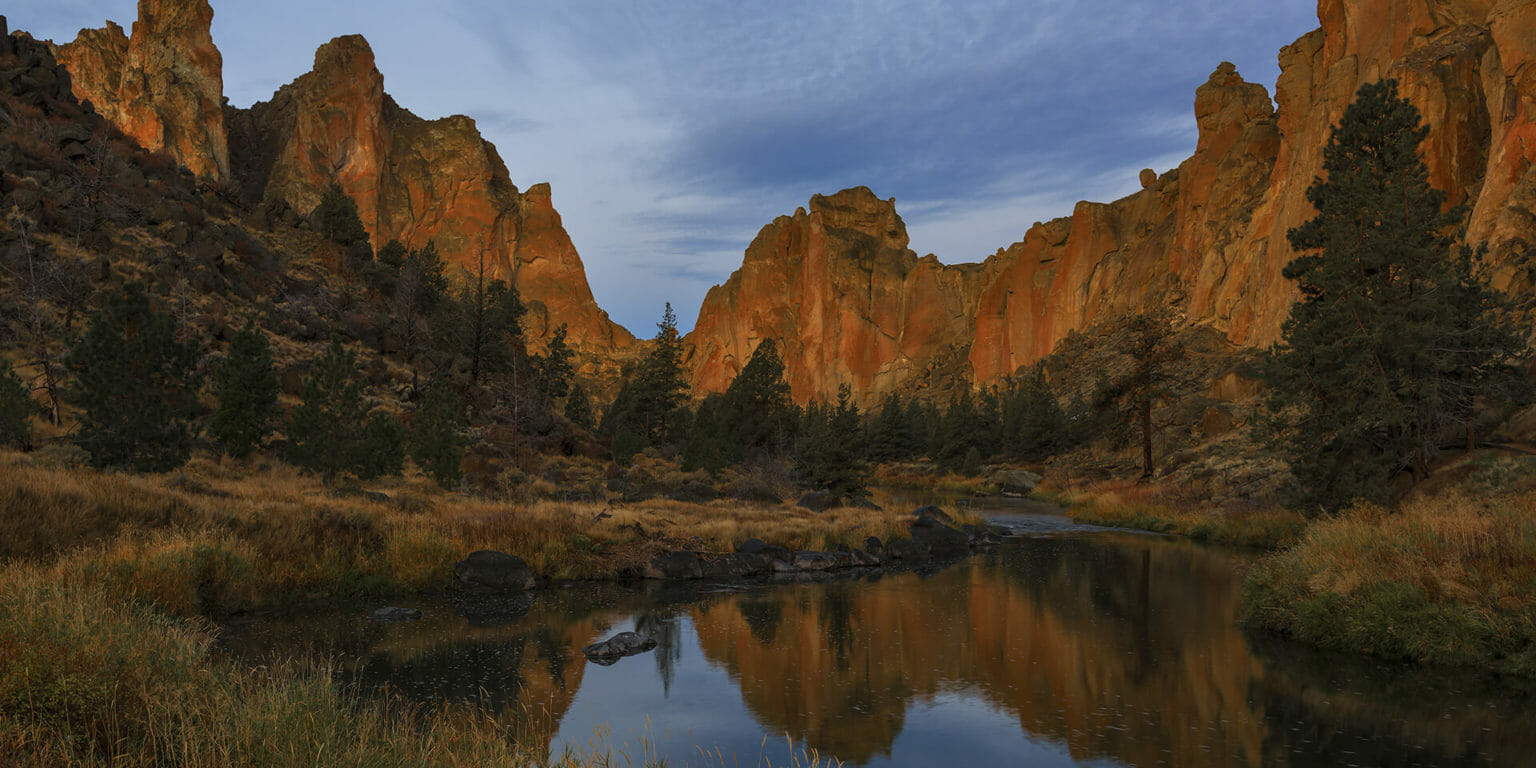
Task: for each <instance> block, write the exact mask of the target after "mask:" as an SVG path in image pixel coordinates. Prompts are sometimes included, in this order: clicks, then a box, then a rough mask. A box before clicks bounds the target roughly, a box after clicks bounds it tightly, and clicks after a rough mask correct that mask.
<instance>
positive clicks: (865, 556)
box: [850, 549, 884, 568]
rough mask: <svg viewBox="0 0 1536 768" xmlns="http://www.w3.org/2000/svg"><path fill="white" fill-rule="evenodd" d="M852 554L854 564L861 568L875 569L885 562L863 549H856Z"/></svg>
mask: <svg viewBox="0 0 1536 768" xmlns="http://www.w3.org/2000/svg"><path fill="white" fill-rule="evenodd" d="M850 554H851V555H853V564H854V565H855V566H857V567H861V568H873V567H875V566H877V565H880V564H881V563H882V562H884V560H883V559H882V558H880V557H879V556H878V555H875V554H874V553H872V552H866V551H864V550H862V549H855V550H854V551H853V552H851V553H850Z"/></svg>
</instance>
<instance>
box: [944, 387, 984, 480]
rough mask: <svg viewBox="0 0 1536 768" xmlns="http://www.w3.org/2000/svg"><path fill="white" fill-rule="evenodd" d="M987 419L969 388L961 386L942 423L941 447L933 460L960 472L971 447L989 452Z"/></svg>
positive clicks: (950, 402) (982, 452)
mask: <svg viewBox="0 0 1536 768" xmlns="http://www.w3.org/2000/svg"><path fill="white" fill-rule="evenodd" d="M987 431H988V430H987V427H986V420H985V419H984V418H983V417H982V415H981V414H980V413H978V412H977V410H976V400H975V398H974V397H973V396H972V394H971V391H970V389H962V390H961V391H960V393H959V394H958V395H955V396H954V397H953V398H951V399H950V401H949V408H948V409H947V410H946V411H945V412H944V416H943V419H942V420H941V421H940V422H939V427H938V432H939V435H938V438H937V439H936V441H935V442H936V443H937V445H938V449H937V450H936V451H935V452H934V454H933V460H934V461H936V462H938V464H939V466H940V467H941V468H943V469H945V470H948V471H950V472H955V471H959V470H960V469H961V467H962V465H963V464H964V463H965V456H966V454H967V453H969V452H970V450H971V449H972V448H975V449H976V450H977V452H978V453H980V454H982V455H986V452H987V449H988V448H989V447H990V446H988V445H987V440H986V435H987Z"/></svg>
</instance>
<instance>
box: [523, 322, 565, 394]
mask: <svg viewBox="0 0 1536 768" xmlns="http://www.w3.org/2000/svg"><path fill="white" fill-rule="evenodd" d="M574 356H575V353H574V352H572V351H571V348H570V347H569V346H567V345H566V343H565V323H561V324H560V327H558V328H556V329H555V330H554V332H553V333H551V334H550V335H549V342H548V343H547V344H546V345H545V349H544V354H542V355H539V356H538V357H537V358H536V359H535V360H534V361H533V370H534V376H535V379H536V380H537V382H538V388H539V391H540V392H543V393H544V396H545V397H548V398H549V399H551V400H559V399H560V398H562V397H565V396H566V395H569V394H570V392H571V375H572V374H573V373H574V372H575V368H574V367H573V366H572V365H571V358H572V357H574Z"/></svg>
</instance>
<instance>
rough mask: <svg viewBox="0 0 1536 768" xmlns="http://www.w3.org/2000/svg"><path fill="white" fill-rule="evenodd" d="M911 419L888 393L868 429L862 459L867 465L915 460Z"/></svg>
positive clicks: (898, 400)
mask: <svg viewBox="0 0 1536 768" xmlns="http://www.w3.org/2000/svg"><path fill="white" fill-rule="evenodd" d="M912 432H913V429H912V419H911V418H909V416H908V412H907V409H906V408H904V407H902V404H901V398H899V397H897V396H896V393H894V392H892V393H891V394H889V395H886V396H885V400H884V402H882V403H881V404H880V413H879V414H878V415H877V416H875V418H874V420H873V421H872V422H871V423H870V425H869V436H868V439H867V440H866V441H865V443H866V445H867V446H868V448H867V450H866V452H865V453H866V455H867V456H868V457H869V460H870V461H873V462H877V463H878V462H882V461H905V460H908V459H913V458H916V457H917V454H918V453H920V452H921V448H920V443H921V441H919V440H918V439H917V437H916V436H915V435H913V434H912Z"/></svg>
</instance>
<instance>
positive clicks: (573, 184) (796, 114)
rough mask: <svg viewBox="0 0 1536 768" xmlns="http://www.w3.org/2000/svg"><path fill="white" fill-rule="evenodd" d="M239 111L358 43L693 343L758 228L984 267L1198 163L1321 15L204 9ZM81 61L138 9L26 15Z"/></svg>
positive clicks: (18, 24)
mask: <svg viewBox="0 0 1536 768" xmlns="http://www.w3.org/2000/svg"><path fill="white" fill-rule="evenodd" d="M212 4H213V8H214V20H213V39H214V42H215V44H217V45H218V46H219V49H220V50H221V51H222V53H223V55H224V90H225V95H226V96H227V97H228V98H229V99H230V101H231V102H232V103H234V104H235V105H237V106H242V107H243V106H249V105H250V104H252V103H254V102H256V101H262V100H266V99H268V98H270V97H271V95H272V93H273V92H274V91H275V90H277V88H279V87H280V86H282V85H284V84H285V83H287V82H289V81H291V80H293V79H294V78H296V77H298V76H299V75H301V74H303V73H304V72H306V71H308V70H309V69H310V67H311V65H312V64H313V61H314V50H315V48H317V47H318V46H319V45H321V44H322V43H324V42H325V41H327V40H329V39H331V38H332V37H335V36H338V35H344V34H352V33H361V34H362V35H364V36H365V37H367V38H368V40H369V42H370V44H371V45H372V46H373V49H374V53H375V57H376V59H377V62H378V66H379V70H380V71H381V72H383V74H384V87H385V90H386V91H388V92H389V93H390V94H391V95H392V96H394V98H395V100H396V101H397V102H398V103H400V104H401V105H402V106H404V107H406V108H407V109H410V110H411V111H412V112H415V113H416V114H418V115H420V116H422V117H425V118H436V117H442V116H446V115H451V114H465V115H469V116H470V117H472V118H475V120H476V123H477V125H478V126H479V128H480V130H481V132H482V133H483V134H484V135H485V136H486V138H488V139H490V140H491V141H492V142H493V143H495V144H496V146H497V148H498V149H499V150H500V152H501V155H502V157H503V159H505V160H506V163H507V167H508V170H509V171H510V172H511V176H512V181H513V182H514V183H516V184H517V185H518V186H519V187H520V188H523V189H527V188H528V187H530V186H532V185H533V184H536V183H539V182H549V183H550V184H551V185H552V187H553V192H554V203H555V207H556V208H557V209H558V210H559V211H560V213H561V216H562V217H563V219H564V222H565V226H566V229H567V231H569V232H570V235H571V238H572V240H573V241H574V242H575V244H576V248H577V250H578V251H579V252H580V253H581V257H582V260H583V262H584V263H585V265H586V268H587V277H588V279H589V280H590V282H591V284H592V291H593V293H594V294H595V295H596V297H597V301H598V304H600V305H601V306H602V307H603V308H604V309H607V310H608V312H609V313H610V315H611V316H612V317H613V318H614V319H615V320H616V321H618V322H619V323H621V324H623V325H624V326H626V327H628V328H629V329H630V330H631V331H633V332H635V333H636V334H637V335H639V336H642V337H648V336H650V335H652V334H653V333H654V332H655V328H654V324H655V323H656V321H657V320H658V319H660V316H661V311H662V303H663V302H664V301H670V302H672V304H673V306H674V308H675V309H676V311H677V315H678V321H679V326H680V327H681V328H682V329H684V330H686V329H687V328H689V327H691V326H692V324H693V322H694V317H695V315H696V313H697V311H698V307H699V304H700V302H702V301H703V298H704V294H705V292H706V291H707V290H708V289H709V287H710V286H711V285H714V284H717V283H722V282H724V281H725V280H726V278H728V277H729V276H730V274H731V272H732V271H734V270H735V269H736V268H737V267H738V266H740V264H741V258H742V252H743V251H744V250H745V249H746V246H747V245H748V243H750V242H751V240H752V237H753V236H754V235H755V234H756V233H757V231H758V230H759V229H760V228H761V227H762V226H763V225H765V224H767V223H769V222H770V221H772V220H773V219H774V217H776V216H779V215H785V214H791V213H793V212H794V210H795V209H796V208H797V207H801V206H804V205H806V203H807V201H808V200H809V199H810V197H811V195H813V194H818V193H821V194H831V193H833V192H836V191H838V190H840V189H844V188H847V187H852V186H859V185H863V186H867V187H869V188H870V189H872V190H874V192H875V194H877V195H879V196H880V197H882V198H892V197H894V198H895V199H896V204H897V211H898V212H899V213H900V214H901V216H902V218H903V219H904V220H905V221H906V223H907V230H908V232H909V234H910V235H911V241H912V245H911V247H912V248H913V250H915V251H917V253H918V254H920V255H921V254H926V253H935V254H937V255H938V256H939V259H940V260H941V261H943V262H945V263H959V262H966V261H980V260H982V259H984V258H986V257H987V256H989V255H991V254H992V253H993V252H995V251H996V250H997V249H998V248H1001V247H1006V246H1007V245H1009V244H1011V243H1013V242H1015V241H1017V240H1019V239H1021V238H1022V237H1023V235H1024V233H1025V231H1026V230H1028V228H1029V226H1030V225H1031V224H1032V223H1033V222H1036V221H1044V220H1048V219H1052V218H1056V217H1059V216H1066V215H1069V214H1070V213H1071V211H1072V206H1073V204H1074V203H1076V202H1077V201H1078V200H1099V201H1108V200H1113V199H1116V198H1119V197H1122V196H1124V195H1127V194H1130V193H1131V192H1134V191H1135V190H1136V189H1138V188H1139V182H1138V181H1137V174H1138V172H1139V171H1140V170H1141V169H1142V168H1153V169H1155V170H1157V171H1158V172H1159V173H1161V172H1163V171H1166V170H1168V169H1170V168H1173V167H1174V166H1176V165H1178V164H1179V162H1181V161H1182V160H1183V159H1184V158H1186V157H1188V156H1189V154H1190V153H1191V152H1192V151H1193V150H1194V147H1195V140H1196V128H1195V118H1194V109H1193V105H1194V94H1195V88H1196V87H1197V86H1199V85H1200V84H1201V83H1203V82H1205V80H1206V78H1207V77H1209V75H1210V73H1211V72H1212V71H1213V70H1214V69H1215V68H1216V66H1217V65H1218V64H1219V63H1220V62H1222V61H1231V62H1233V63H1234V64H1236V65H1237V68H1238V71H1239V72H1240V73H1242V75H1243V76H1244V78H1245V79H1247V80H1249V81H1250V82H1257V83H1261V84H1263V85H1264V86H1265V87H1266V88H1268V89H1269V90H1270V92H1271V95H1273V91H1274V82H1275V79H1276V77H1277V76H1278V74H1279V70H1278V67H1277V64H1276V58H1277V54H1278V52H1279V49H1280V48H1281V47H1282V46H1285V45H1287V44H1289V43H1291V42H1293V41H1295V39H1296V38H1298V37H1300V36H1301V35H1303V34H1305V33H1306V32H1308V31H1310V30H1312V29H1314V28H1316V27H1317V15H1316V5H1315V3H1314V2H1307V1H1306V0H972V1H970V2H939V1H938V0H817V1H809V0H777V1H776V2H771V3H742V2H736V1H734V0H692V1H687V0H540V1H539V2H528V1H526V0H431V1H418V2H407V1H405V0H319V1H318V2H317V0H239V1H238V2H237V1H236V0H212ZM6 5H7V10H6V14H7V15H8V16H9V20H10V26H11V28H12V29H25V30H28V31H30V32H32V33H33V35H34V36H37V37H41V38H51V39H53V40H55V41H57V42H66V41H68V40H72V39H74V37H75V34H76V33H77V31H78V30H79V29H80V28H82V27H99V26H102V24H103V22H104V20H106V19H112V20H114V21H117V22H119V23H121V24H123V25H124V27H125V28H126V27H128V25H129V24H130V23H131V22H132V21H133V19H134V18H135V17H136V15H137V11H136V3H135V2H134V0H11V2H8V3H7V4H6Z"/></svg>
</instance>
